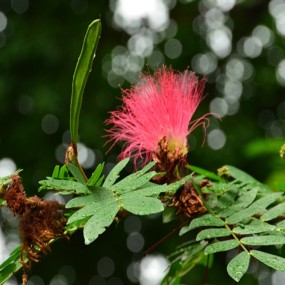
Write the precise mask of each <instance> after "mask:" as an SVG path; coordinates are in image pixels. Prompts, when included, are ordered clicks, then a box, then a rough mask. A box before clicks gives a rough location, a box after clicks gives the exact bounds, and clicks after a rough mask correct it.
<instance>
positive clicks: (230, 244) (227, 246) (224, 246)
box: [204, 239, 240, 254]
mask: <svg viewBox="0 0 285 285" xmlns="http://www.w3.org/2000/svg"><path fill="white" fill-rule="evenodd" d="M239 245H240V243H239V242H238V241H237V240H235V239H231V240H226V241H219V242H215V243H211V244H209V245H208V246H207V247H206V248H205V250H204V253H205V254H211V253H216V252H220V251H228V250H231V249H234V248H236V247H238V246H239Z"/></svg>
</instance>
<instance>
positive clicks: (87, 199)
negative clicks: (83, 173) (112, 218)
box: [65, 188, 115, 208]
mask: <svg viewBox="0 0 285 285" xmlns="http://www.w3.org/2000/svg"><path fill="white" fill-rule="evenodd" d="M107 199H111V200H113V199H115V197H114V194H113V193H112V192H111V191H107V190H106V189H104V188H99V189H98V190H97V191H96V192H95V193H93V194H91V195H87V196H83V197H76V198H73V199H71V200H69V201H68V203H67V204H66V205H65V207H66V208H73V207H83V206H86V205H88V204H91V203H98V202H100V201H104V200H107Z"/></svg>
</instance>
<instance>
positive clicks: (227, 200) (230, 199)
mask: <svg viewBox="0 0 285 285" xmlns="http://www.w3.org/2000/svg"><path fill="white" fill-rule="evenodd" d="M233 187H234V188H233ZM237 195H238V188H237V187H236V186H235V185H231V188H230V189H229V190H228V191H227V192H225V193H223V194H222V195H221V196H220V198H219V200H218V204H217V206H218V208H220V209H228V208H229V207H230V206H232V205H233V204H234V202H235V200H236V198H237Z"/></svg>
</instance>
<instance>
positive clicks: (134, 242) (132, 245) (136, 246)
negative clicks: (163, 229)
mask: <svg viewBox="0 0 285 285" xmlns="http://www.w3.org/2000/svg"><path fill="white" fill-rule="evenodd" d="M127 247H128V249H129V250H130V251H131V252H140V251H141V250H142V249H143V247H144V237H143V236H142V235H141V234H140V233H136V232H132V233H130V234H129V236H128V238H127Z"/></svg>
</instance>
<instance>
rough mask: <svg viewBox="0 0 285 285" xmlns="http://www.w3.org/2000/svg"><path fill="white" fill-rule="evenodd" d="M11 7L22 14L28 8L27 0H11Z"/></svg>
mask: <svg viewBox="0 0 285 285" xmlns="http://www.w3.org/2000/svg"><path fill="white" fill-rule="evenodd" d="M11 7H12V9H13V10H14V11H15V12H16V13H18V14H23V13H25V12H26V11H27V10H28V8H29V0H12V1H11Z"/></svg>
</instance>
